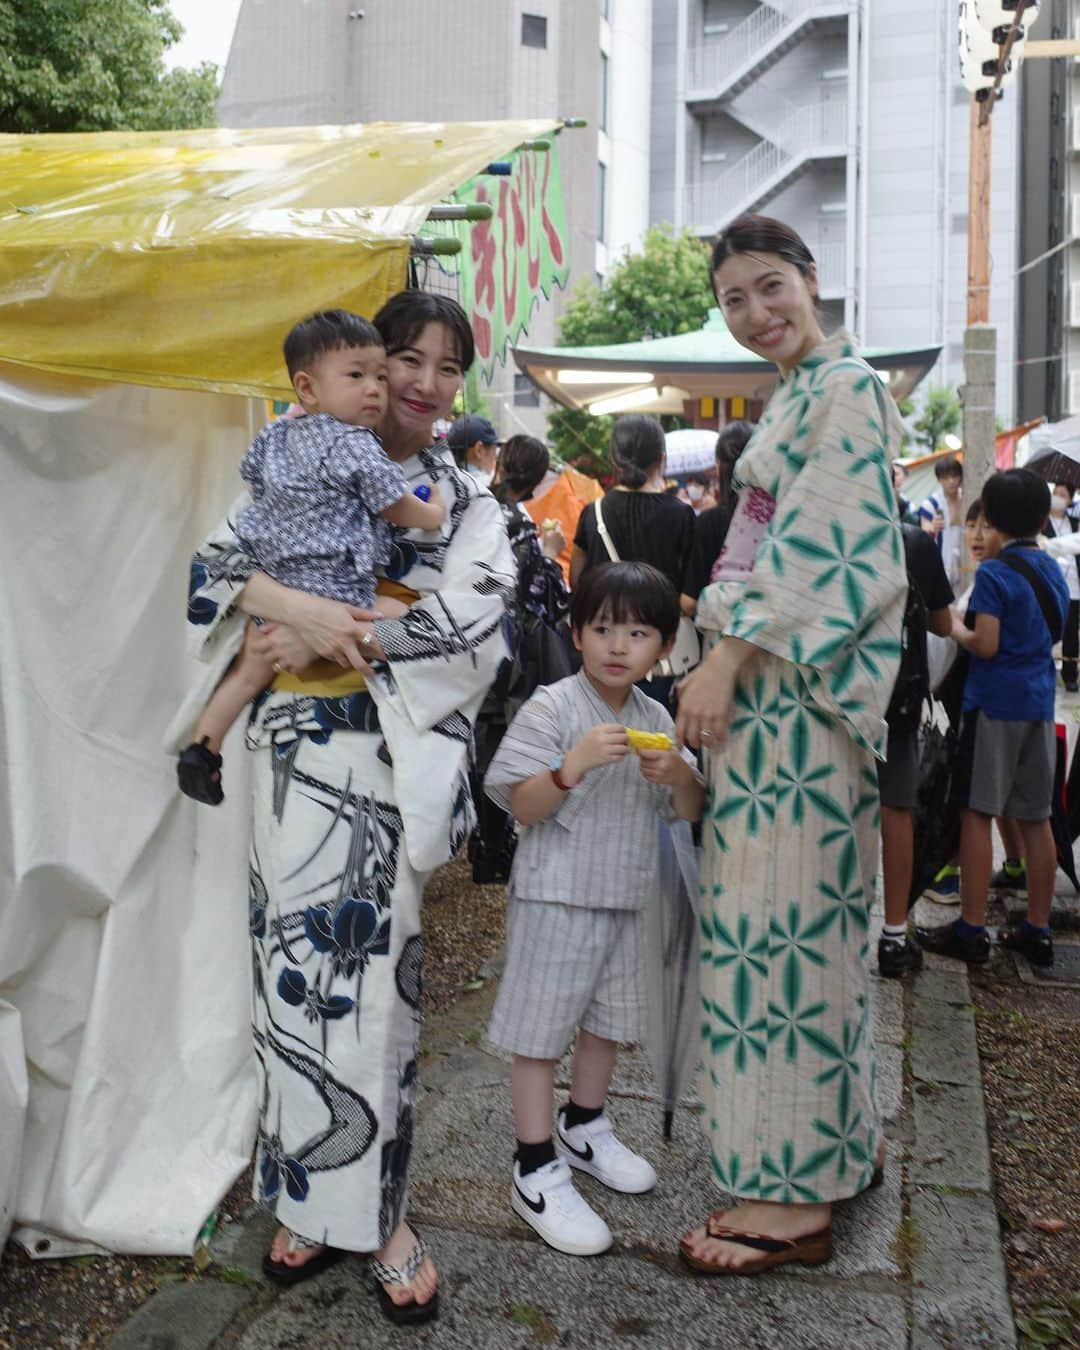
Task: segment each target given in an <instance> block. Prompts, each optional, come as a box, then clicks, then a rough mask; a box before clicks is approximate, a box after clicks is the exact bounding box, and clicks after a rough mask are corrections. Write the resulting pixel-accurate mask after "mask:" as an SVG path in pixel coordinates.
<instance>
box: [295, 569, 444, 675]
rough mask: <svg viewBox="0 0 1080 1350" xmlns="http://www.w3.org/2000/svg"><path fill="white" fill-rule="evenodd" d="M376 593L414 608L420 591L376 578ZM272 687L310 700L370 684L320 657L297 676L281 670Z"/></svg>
mask: <svg viewBox="0 0 1080 1350" xmlns="http://www.w3.org/2000/svg"><path fill="white" fill-rule="evenodd" d="M375 593H376V595H385V596H389V597H390V598H391V599H393V600H400V601H401V602H402V604H405V605H414V604H415V603H416V602H417V600H419V599H420V592H419V591H414V590H413V589H412V587H411V586H403V585H402V584H401V582H400V581H391V579H390V578H389V577H378V578H376V583H375ZM270 688H271V689H272V690H273V691H274V692H275V693H284V694H306V695H307V696H308V698H347V697H348V695H349V694H358V693H359V692H360V691H361V690H362V689H366V688H367V681H366V680H365V679H364V677H363V675H362V674H361V673H360V671H358V670H353V668H352V666H349V667H348V669H346V668H345V667H343V666H339V665H338V663H337V662H336V661H328V660H326V659H325V658H324V657H320V658H319V659H318V660H317V661H312V663H311V665H310V666H307V667H305V668H304V669H303V670H301V671H300V672H299V673H298V674H295V675H294V674H292V673H291V672H290V671H288V670H282V671H280V672H279V673H278V674H277V675H275V676H274V678H273V681H272V682H271V685H270Z"/></svg>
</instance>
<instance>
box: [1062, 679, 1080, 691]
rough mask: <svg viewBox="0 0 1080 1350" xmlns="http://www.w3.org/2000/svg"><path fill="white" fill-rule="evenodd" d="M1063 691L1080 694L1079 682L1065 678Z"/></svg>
mask: <svg viewBox="0 0 1080 1350" xmlns="http://www.w3.org/2000/svg"><path fill="white" fill-rule="evenodd" d="M1065 692H1066V693H1067V694H1080V684H1077V682H1076V681H1075V680H1066V681H1065Z"/></svg>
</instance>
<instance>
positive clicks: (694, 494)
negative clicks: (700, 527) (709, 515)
mask: <svg viewBox="0 0 1080 1350" xmlns="http://www.w3.org/2000/svg"><path fill="white" fill-rule="evenodd" d="M684 493H685V495H684ZM679 500H680V501H684V502H686V504H687V506H690V507H693V510H694V515H695V516H700V515H701V513H702V511H708V510H709V509H710V508H711V507H713V506H715V505H716V498H715V496H714V495H713V494H712V493H711V492H710V491H709V485H708V483H707V482H705V480H704V479H703V478H691V479H690V481H689V482H688V483H687V485H686V487H685V489H684V491H683V492H680V493H679Z"/></svg>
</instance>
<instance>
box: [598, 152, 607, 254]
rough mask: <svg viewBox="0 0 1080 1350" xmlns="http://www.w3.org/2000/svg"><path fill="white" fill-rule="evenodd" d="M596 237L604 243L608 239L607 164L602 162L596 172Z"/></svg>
mask: <svg viewBox="0 0 1080 1350" xmlns="http://www.w3.org/2000/svg"><path fill="white" fill-rule="evenodd" d="M596 194H597V195H596V238H597V240H598V241H599V242H600V243H601V244H603V243H605V242H606V240H607V165H606V164H601V165H599V166H598V167H597V172H596Z"/></svg>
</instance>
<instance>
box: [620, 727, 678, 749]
mask: <svg viewBox="0 0 1080 1350" xmlns="http://www.w3.org/2000/svg"><path fill="white" fill-rule="evenodd" d="M626 738H627V740H628V741H629V742H630V748H631V750H633V751H634V752H635V753H636V752H637V751H638V750H670V749H671V748H672V746H673V745H674V744H675V742H674V741H673V740H672V739H671V737H670V736H665V735H664V733H663V732H662V731H636V730H635V729H634V728H633V727H627V728H626Z"/></svg>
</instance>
